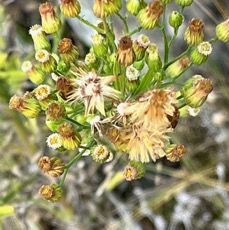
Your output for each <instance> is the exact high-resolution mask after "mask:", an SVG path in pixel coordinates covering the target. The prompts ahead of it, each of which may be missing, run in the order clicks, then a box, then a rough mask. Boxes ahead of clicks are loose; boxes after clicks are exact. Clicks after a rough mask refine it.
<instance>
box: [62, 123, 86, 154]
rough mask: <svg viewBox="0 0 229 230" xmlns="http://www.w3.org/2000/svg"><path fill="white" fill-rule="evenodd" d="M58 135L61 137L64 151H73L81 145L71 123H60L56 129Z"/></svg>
mask: <svg viewBox="0 0 229 230" xmlns="http://www.w3.org/2000/svg"><path fill="white" fill-rule="evenodd" d="M58 133H59V134H60V136H61V139H62V146H63V147H64V148H65V149H68V150H74V149H76V148H77V147H79V145H80V143H81V136H80V134H79V133H78V132H77V131H76V130H75V127H74V126H73V125H72V124H71V123H67V122H65V123H62V124H61V125H60V126H59V127H58Z"/></svg>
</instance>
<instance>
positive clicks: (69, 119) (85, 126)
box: [66, 117, 90, 128]
mask: <svg viewBox="0 0 229 230" xmlns="http://www.w3.org/2000/svg"><path fill="white" fill-rule="evenodd" d="M66 120H68V121H71V122H72V123H74V124H76V125H78V126H81V127H84V128H89V127H90V126H89V125H83V124H80V123H79V122H77V121H75V120H73V119H72V118H70V117H66Z"/></svg>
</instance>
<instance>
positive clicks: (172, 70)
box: [166, 55, 191, 78]
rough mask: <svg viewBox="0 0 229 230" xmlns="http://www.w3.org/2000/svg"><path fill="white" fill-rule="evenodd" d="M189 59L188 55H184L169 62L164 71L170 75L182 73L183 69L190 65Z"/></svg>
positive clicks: (175, 75)
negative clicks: (171, 62)
mask: <svg viewBox="0 0 229 230" xmlns="http://www.w3.org/2000/svg"><path fill="white" fill-rule="evenodd" d="M190 63H191V61H190V58H189V56H187V55H185V56H184V57H182V58H181V59H179V60H177V61H176V62H174V63H173V64H171V65H170V66H169V67H168V68H167V69H166V73H167V74H168V75H169V76H170V77H172V78H175V77H177V76H178V75H179V74H180V73H182V71H183V70H185V68H186V67H188V66H189V65H190Z"/></svg>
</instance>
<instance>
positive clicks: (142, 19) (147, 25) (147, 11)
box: [137, 1, 163, 29]
mask: <svg viewBox="0 0 229 230" xmlns="http://www.w3.org/2000/svg"><path fill="white" fill-rule="evenodd" d="M162 13H163V5H162V3H161V2H160V1H152V2H151V3H149V4H148V5H147V7H146V8H144V9H142V10H140V12H139V13H138V16H137V18H138V22H139V24H140V25H141V27H143V28H144V29H153V28H155V27H156V26H157V23H158V21H159V18H160V16H161V14H162Z"/></svg>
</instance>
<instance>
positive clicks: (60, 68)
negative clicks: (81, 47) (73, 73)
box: [57, 60, 71, 73]
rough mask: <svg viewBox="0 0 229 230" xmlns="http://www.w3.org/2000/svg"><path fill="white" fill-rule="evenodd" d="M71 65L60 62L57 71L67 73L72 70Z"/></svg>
mask: <svg viewBox="0 0 229 230" xmlns="http://www.w3.org/2000/svg"><path fill="white" fill-rule="evenodd" d="M70 67H71V66H70V63H66V62H64V61H63V60H60V61H59V62H58V64H57V70H58V71H60V72H61V73H67V72H68V71H69V69H70Z"/></svg>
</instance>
